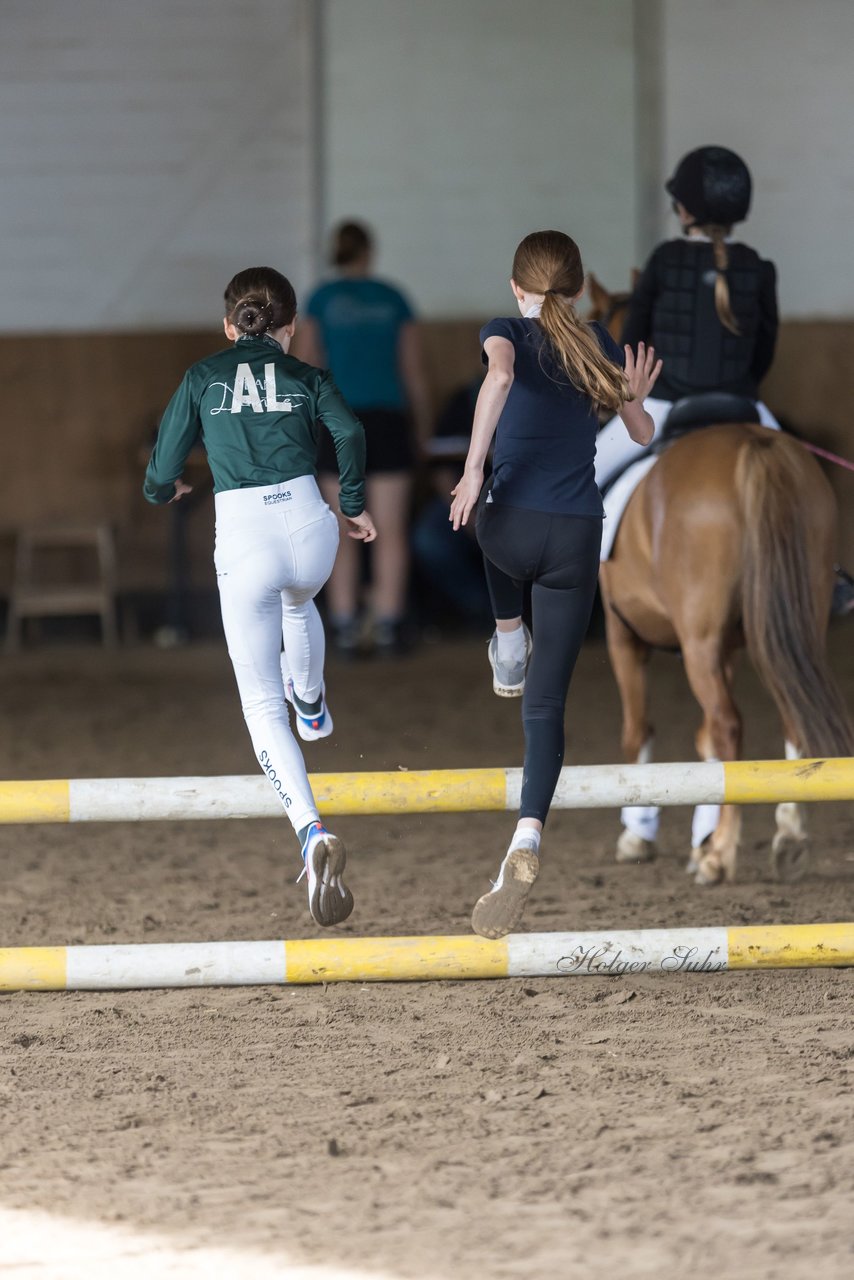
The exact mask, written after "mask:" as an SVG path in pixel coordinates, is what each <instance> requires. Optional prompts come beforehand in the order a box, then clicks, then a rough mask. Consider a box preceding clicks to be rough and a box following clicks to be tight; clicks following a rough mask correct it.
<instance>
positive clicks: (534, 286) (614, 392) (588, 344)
mask: <svg viewBox="0 0 854 1280" xmlns="http://www.w3.org/2000/svg"><path fill="white" fill-rule="evenodd" d="M513 280H514V281H515V283H516V284H517V285H518V286H519V288H520V289H524V290H525V291H526V292H527V293H533V294H542V295H543V305H542V307H541V309H540V317H539V319H540V327H541V328H542V330H543V333H544V334H545V336H546V338H547V339H548V342H549V346H550V347H551V349H552V354H553V355H554V357H555V359H556V360H557V363H558V365H559V366H560V368H561V369H562V370H563V372H564V373H565V374H566V376H567V378H568V379H569V382H570V383H571V385H572V386H573V387H575V388H576V390H578V391H580V392H581V393H582V395H585V396H588V397H589V399H591V400H592V401H593V403H594V404H595V405H601V406H602V408H604V409H608V410H609V411H610V412H611V413H619V412H620V410H621V409H622V407H623V405H624V404H625V403H626V401H627V400H631V399H633V397H632V394H631V392H630V391H629V384H628V382H627V381H626V375H625V374H624V373H623V371H622V369H621V368H620V367H619V366H618V365H615V364H613V363H612V361H610V360H609V359H608V357H607V356H606V355H605V353H604V351H603V350H602V348H601V347H600V345H599V341H598V339H597V337H596V334H595V333H594V331H593V329H592V328H591V327H590V325H589V324H585V323H584V321H583V320H579V318H578V315H577V313H576V310H575V307H574V306H573V305H572V300H573V298H575V297H577V295H578V294H579V293H580V292H581V290H582V289H583V287H584V267H583V265H582V262H581V254H580V253H579V250H578V245H577V244H576V243H575V241H574V240H572V239H570V237H569V236H568V235H566V234H565V233H564V232H563V231H533V232H532V233H531V234H530V235H529V236H525V239H524V240H522V241H521V243H520V244H519V246H518V247H517V249H516V253H515V254H514V256H513ZM540 359H541V360H542V353H541V354H540Z"/></svg>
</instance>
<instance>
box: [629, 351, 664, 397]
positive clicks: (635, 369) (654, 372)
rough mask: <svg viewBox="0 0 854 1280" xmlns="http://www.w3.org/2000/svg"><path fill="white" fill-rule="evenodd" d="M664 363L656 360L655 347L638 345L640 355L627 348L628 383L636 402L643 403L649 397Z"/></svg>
mask: <svg viewBox="0 0 854 1280" xmlns="http://www.w3.org/2000/svg"><path fill="white" fill-rule="evenodd" d="M661 366H662V361H661V360H656V358H655V347H648V346H647V345H646V343H645V342H639V343H638V353H637V356H635V353H634V352H633V351H632V349H631V347H629V346H627V347H626V381H627V382H628V384H629V388H630V390H631V393H632V395H633V396H634V397H635V399H636V400H640V401H641V402H643V401H644V400H645V399H646V398H647V396H648V395H649V393H650V391H651V390H652V388H653V387H654V386H655V383H656V381H657V379H658V375H659V374H660V373H661Z"/></svg>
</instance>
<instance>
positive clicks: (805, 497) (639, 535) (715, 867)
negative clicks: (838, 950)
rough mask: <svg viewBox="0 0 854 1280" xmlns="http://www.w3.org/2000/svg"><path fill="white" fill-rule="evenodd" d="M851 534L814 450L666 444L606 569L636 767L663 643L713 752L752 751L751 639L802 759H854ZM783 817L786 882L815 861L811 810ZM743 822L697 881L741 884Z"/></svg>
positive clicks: (597, 296) (773, 435)
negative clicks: (829, 637)
mask: <svg viewBox="0 0 854 1280" xmlns="http://www.w3.org/2000/svg"><path fill="white" fill-rule="evenodd" d="M590 294H591V298H592V301H593V304H594V315H593V317H592V318H596V310H599V311H600V313H601V314H603V315H608V317H609V320H610V322H611V326H612V327H613V328H614V329H615V330H617V331H619V325H620V320H621V317H620V315H619V309H618V308H615V307H614V306H613V305H612V303H611V299H610V295H607V294H606V292H605V290H604V289H602V286H601V285H599V284H598V283H597V282H595V281H594V282H592V284H591V286H590ZM603 295H604V298H605V299H606V300H607V306H605V307H603V304H602V299H603ZM835 539H836V503H835V499H834V496H833V492H832V490H831V487H830V485H829V483H828V481H827V479H826V478H825V476H824V474H823V472H822V471H821V469H820V468H819V466H818V464H817V463H816V461H815V459H814V458H813V457H811V455H810V454H809V453H808V452H807V451H806V449H804V448H803V446H802V445H801V444H799V443H798V441H797V440H795V439H793V438H792V437H790V436H786V435H784V434H783V433H782V432H780V431H772V430H769V429H768V428H766V427H761V426H758V425H757V424H755V423H730V424H727V425H718V426H715V425H711V426H708V427H704V428H702V429H701V430H697V431H693V432H690V433H689V434H687V435H685V436H683V437H682V438H681V439H678V440H676V441H675V442H674V443H673V444H672V445H671V446H670V447H669V448H667V449H666V450H665V451H664V452H663V453H662V455H661V456H660V458H659V459H658V461H657V462H656V464H655V466H654V467H652V469H651V470H650V471H648V472H647V474H646V475H645V476H644V477H643V479H642V480H641V481H640V483H639V485H638V487H637V489H636V490H635V492H634V493H633V494H632V496H631V498H630V500H629V503H628V505H627V507H626V510H625V512H624V514H623V517H622V521H621V523H620V528H619V531H618V533H617V537H616V541H615V543H614V548H613V552H612V555H611V558H610V559H609V560H607V561H605V562H603V564H602V567H601V573H600V587H601V592H602V600H603V605H604V610H605V619H606V634H607V644H608V654H609V657H610V660H611V666H612V668H613V671H614V676H615V677H616V680H617V684H618V686H619V690H620V698H621V701H622V711H623V732H622V746H623V752H624V755H625V758H626V759H627V760H628V761H630V762H636V761H646V760H649V759H650V755H651V743H652V728H651V725H650V722H649V720H648V718H647V698H646V667H647V663H648V661H649V658H650V654H651V652H652V650H653V649H655V648H667V649H678V650H680V651H681V653H682V658H683V661H684V665H685V674H686V676H687V678H688V683H689V685H690V686H691V690H692V692H693V694H694V697H695V698H696V700H697V702H698V703H699V704H700V708H701V710H702V713H703V720H702V724H701V726H700V728H699V730H698V732H697V735H696V745H697V751H698V753H699V755H700V757H701V758H702V759H704V760H709V759H718V760H737V759H738V758H739V756H740V754H741V729H742V726H741V717H740V715H739V712H738V708H737V707H736V705H735V701H734V699H733V690H732V663H733V656H734V654H735V652H736V650H737V649H739V648H740V647H743V646H745V645H746V647H747V650H748V653H749V654H750V657H751V659H752V661H753V664H754V666H755V667H756V670H757V672H758V674H759V676H760V678H761V679H762V681H763V683H764V684H765V686H766V687H767V689H768V690H769V692H770V693H771V695H772V697H773V698H774V701H775V703H776V705H777V709H778V711H779V713H780V717H781V720H782V723H783V733H784V736H785V740H786V752H787V755H788V756H790V757H797V756H826V755H852V754H854V733H852V728H851V723H850V721H849V719H848V714H847V711H846V708H845V704H844V701H843V698H842V696H841V694H840V692H839V690H838V688H837V686H836V684H835V682H834V680H833V677H832V675H831V673H830V669H829V667H828V663H827V658H826V653H825V638H826V630H827V623H828V618H829V615H830V600H831V593H832V589H833V560H834V553H835V549H836V547H835ZM776 822H777V830H776V834H775V836H774V841H773V845H772V866H773V869H774V871H775V873H776V874H777V876H778V877H779V878H781V879H787V880H793V879H796V878H797V877H798V876H800V875H801V874H802V873H803V871H804V869H805V867H806V862H807V858H808V841H807V834H806V824H805V821H804V816H803V812H802V808H801V806H799V805H795V804H781V805H778V806H777V810H776ZM740 831H741V813H740V810H739V809H738V808H737V807H735V806H732V805H727V806H724V807H723V808H722V809H721V811H720V814H719V817H718V821H717V826H716V827H715V829H714V831H713V832H712V834H711V835H710V836H709V837H708V839H706V840H704V841H703V843H702V845H701V846H700V847H699V848H695V849H693V850H692V852H691V860H690V862H689V871H691V872H692V873H693V875H694V877H695V880H696V881H697V883H699V884H704V885H709V884H716V883H718V882H719V881H721V880H728V881H730V880H733V879H734V878H735V870H736V858H737V853H738V845H739V836H740ZM654 853H655V850H654V845H653V844H652V842H650V841H647V840H643V839H641V838H640V837H639V836H637V835H635V834H633V833H632V832H630V831H627V830H624V831H623V833H622V835H621V837H620V840H619V843H618V847H617V858H618V861H642V860H644V859H647V858H650V857H652V856H654Z"/></svg>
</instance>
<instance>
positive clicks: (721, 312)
mask: <svg viewBox="0 0 854 1280" xmlns="http://www.w3.org/2000/svg"><path fill="white" fill-rule="evenodd" d="M700 230H701V231H702V232H703V234H704V235H707V236H708V237H709V239H710V240H711V242H712V252H713V253H714V255H715V273H716V274H715V311H716V312H717V313H718V319H719V320H720V322H721V324H722V325H723V327H724V328H725V329H729V331H730V333H735V334H739V333H741V330H740V329H739V327H738V321H737V320H736V318H735V316H734V314H733V310H732V303H731V302H730V296H729V284H728V283H727V278H726V270H727V267H728V266H729V254H728V253H727V247H726V244H725V243H724V241H725V237H726V233H727V231H728V230H729V227H721V226H718V225H717V224H710V225H709V226H705V227H700Z"/></svg>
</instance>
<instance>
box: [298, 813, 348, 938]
mask: <svg viewBox="0 0 854 1280" xmlns="http://www.w3.org/2000/svg"><path fill="white" fill-rule="evenodd" d="M308 856H309V858H310V859H311V873H312V879H313V882H314V891H313V893H312V895H311V897H310V898H309V900H308V909H309V911H310V912H311V914H312V918H313V919H314V921H315V922H316V923H317V924H319V925H322V927H323V928H324V929H326V928H329V926H330V925H333V924H341V922H342V921H343V920H346V919H347V917H348V916H349V915H350V912H351V911H352V910H353V895H352V893H351V892H350V890H349V889H348V888H347V886H346V885H345V883H344V881H343V879H342V875H343V872H344V868H345V866H346V865H347V853H346V850H345V849H344V845H343V844H342V843H341V841H340V840H339V839H338V837H337V836H332V835H326V836H323V837H322V839H320V840H316V841H315V843H314V845H313V846H312V848H311V850H310V851H309V854H308Z"/></svg>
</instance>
